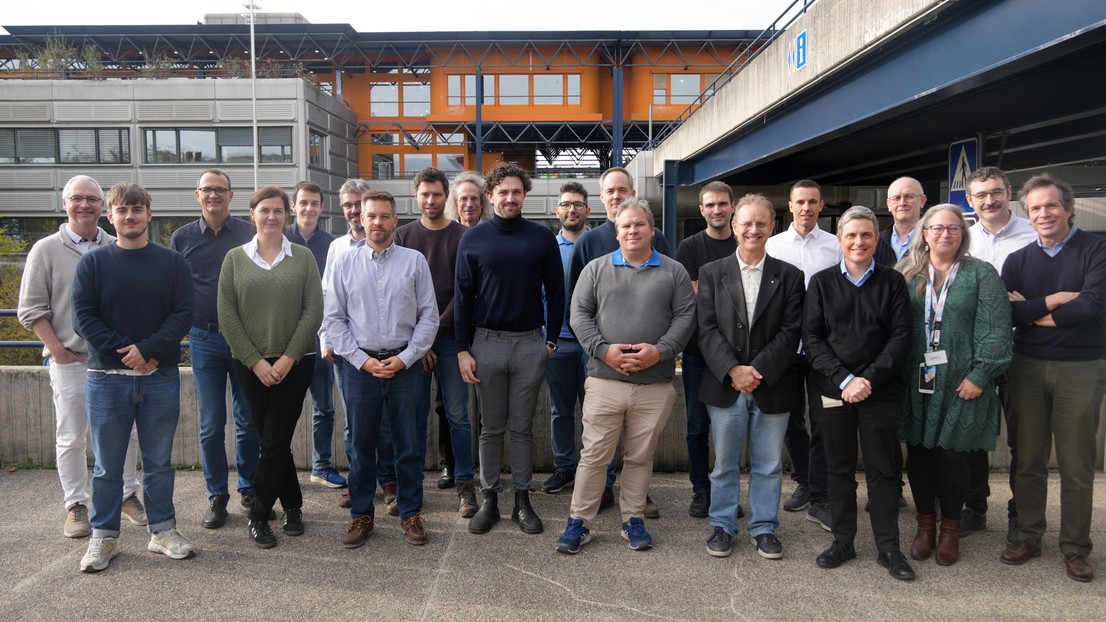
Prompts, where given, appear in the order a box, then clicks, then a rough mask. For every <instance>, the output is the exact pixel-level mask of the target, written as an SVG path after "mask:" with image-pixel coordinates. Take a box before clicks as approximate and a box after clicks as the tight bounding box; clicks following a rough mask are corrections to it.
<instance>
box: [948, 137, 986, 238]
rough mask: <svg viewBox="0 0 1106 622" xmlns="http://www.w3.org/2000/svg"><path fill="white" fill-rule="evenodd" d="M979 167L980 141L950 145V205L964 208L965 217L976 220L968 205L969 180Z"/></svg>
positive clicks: (973, 139) (961, 141)
mask: <svg viewBox="0 0 1106 622" xmlns="http://www.w3.org/2000/svg"><path fill="white" fill-rule="evenodd" d="M978 166H979V140H978V139H976V138H969V139H967V140H958V141H956V142H954V143H952V144H950V145H949V203H952V204H953V205H959V206H960V207H962V208H964V216H966V217H968V218H972V219H974V218H975V210H973V209H972V208H971V206H970V205H968V178H969V177H971V175H972V171H974V170H975V169H976V168H977V167H978Z"/></svg>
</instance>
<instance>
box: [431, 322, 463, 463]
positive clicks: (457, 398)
mask: <svg viewBox="0 0 1106 622" xmlns="http://www.w3.org/2000/svg"><path fill="white" fill-rule="evenodd" d="M431 349H432V350H434V354H437V355H438V364H437V365H436V366H435V367H434V373H436V374H438V387H439V388H440V390H441V392H442V405H443V406H445V417H446V420H447V421H449V437H450V441H451V443H450V444H451V445H452V447H453V462H454V465H453V468H454V477H456V478H457V479H458V480H460V481H464V482H468V481H472V477H473V474H472V422H470V421H469V385H468V384H466V383H465V381H464V380H463V379H462V378H461V367H460V365H459V364H458V363H457V339H456V338H455V337H454V336H453V335H440V336H438V338H437V339H435V340H434V346H433V347H432V348H431ZM423 375H424V378H423V380H424V382H425V387H426V391H425V394H426V408H424V409H423V410H424V414H427V413H428V412H429V410H430V381H431V379H432V378H433V374H423Z"/></svg>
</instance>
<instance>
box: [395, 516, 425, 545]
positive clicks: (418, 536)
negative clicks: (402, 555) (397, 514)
mask: <svg viewBox="0 0 1106 622" xmlns="http://www.w3.org/2000/svg"><path fill="white" fill-rule="evenodd" d="M399 526H400V527H402V528H403V539H404V540H406V541H407V544H414V545H415V546H422V545H423V544H426V541H427V540H428V539H429V538H427V537H426V529H424V528H423V526H422V517H421V516H419V515H418V514H415V515H414V516H412V517H411V518H405V519H403V520H401V521H399Z"/></svg>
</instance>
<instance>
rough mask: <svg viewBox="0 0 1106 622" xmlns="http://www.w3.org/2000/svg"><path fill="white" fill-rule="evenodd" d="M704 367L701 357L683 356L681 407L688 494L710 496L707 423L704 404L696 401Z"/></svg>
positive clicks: (697, 355)
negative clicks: (684, 417)
mask: <svg viewBox="0 0 1106 622" xmlns="http://www.w3.org/2000/svg"><path fill="white" fill-rule="evenodd" d="M706 369H707V363H706V361H704V360H703V356H702V355H701V354H696V353H694V352H687V351H685V352H684V365H683V378H684V404H685V405H686V406H687V462H688V479H690V480H691V491H692V492H695V493H710V488H711V486H710V422H711V418H710V416H709V415H707V406H706V404H704V403H702V402H700V401H699V386H700V385H701V384H702V383H703V374H704V373H706Z"/></svg>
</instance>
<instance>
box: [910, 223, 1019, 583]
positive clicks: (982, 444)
mask: <svg viewBox="0 0 1106 622" xmlns="http://www.w3.org/2000/svg"><path fill="white" fill-rule="evenodd" d="M918 233H919V234H918V235H915V236H914V241H913V242H912V243H911V245H910V252H909V254H908V255H907V257H906V258H904V259H903V261H902V262H901V263H900V264H899V266H898V269H899V270H900V271H901V272H902V273H903V276H904V277H905V278H906V280H907V283H908V284H909V287H910V293H911V306H912V307H913V310H914V348H913V353H912V355H911V362H910V364H909V365H907V366H906V368H907V373H908V374H909V377H908V386H909V387H910V390H909V391H908V392H907V396H906V402H907V403H906V407H905V408H904V409H903V412H904V416H903V422H902V428H901V437H902V439H903V440H904V441H905V442H906V445H907V450H908V454H907V465H906V471H907V476H908V477H909V479H910V489H911V492H912V493H913V495H914V506H915V507H916V508H917V509H918V532H917V535H916V536H915V537H914V543H913V544H912V545H911V547H910V555H911V557H913V558H914V559H917V560H923V559H927V558H928V557H929V556H930V555H931V554H934V547H936V555H935V557H936V560H937V563H938V564H940V565H942V566H947V565H949V564H953V563H955V562H956V561H957V559H959V557H960V539H959V538H960V536H959V528H960V511H961V508H962V507H963V505H964V499H965V497H966V496H967V493H968V482H969V476H968V452H971V451H979V450H984V451H990V450H991V449H993V448H994V445H995V436H996V435H997V434H998V417H999V402H998V395H997V393H996V390H995V380H996V379H997V378H998V377H999V376H1000V375H1001V374H1003V373H1004V372H1005V371H1006V367H1007V365H1009V364H1010V342H1011V337H1012V332H1011V327H1010V303H1009V301H1008V300H1007V298H1006V287H1005V286H1004V285H1003V283H1002V279H1001V278H999V275H998V272H996V271H995V269H994V268H993V267H992V266H991V265H990V264H988V263H986V262H984V261H980V260H977V259H972V258H971V257H968V256H967V253H968V248H969V243H968V242H969V240H968V227H967V222H965V220H964V213H963V211H962V210H961V208H960V207H958V206H956V205H951V204H947V203H946V204H943V205H937V206H935V207H932V208H930V210H929V211H928V212H926V214H925V216H924V217H923V218H922V220H921V222H919V223H918ZM935 499H940V501H941V527H940V540H939V541H938V540H937V525H936V507H935V503H934V500H935Z"/></svg>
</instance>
